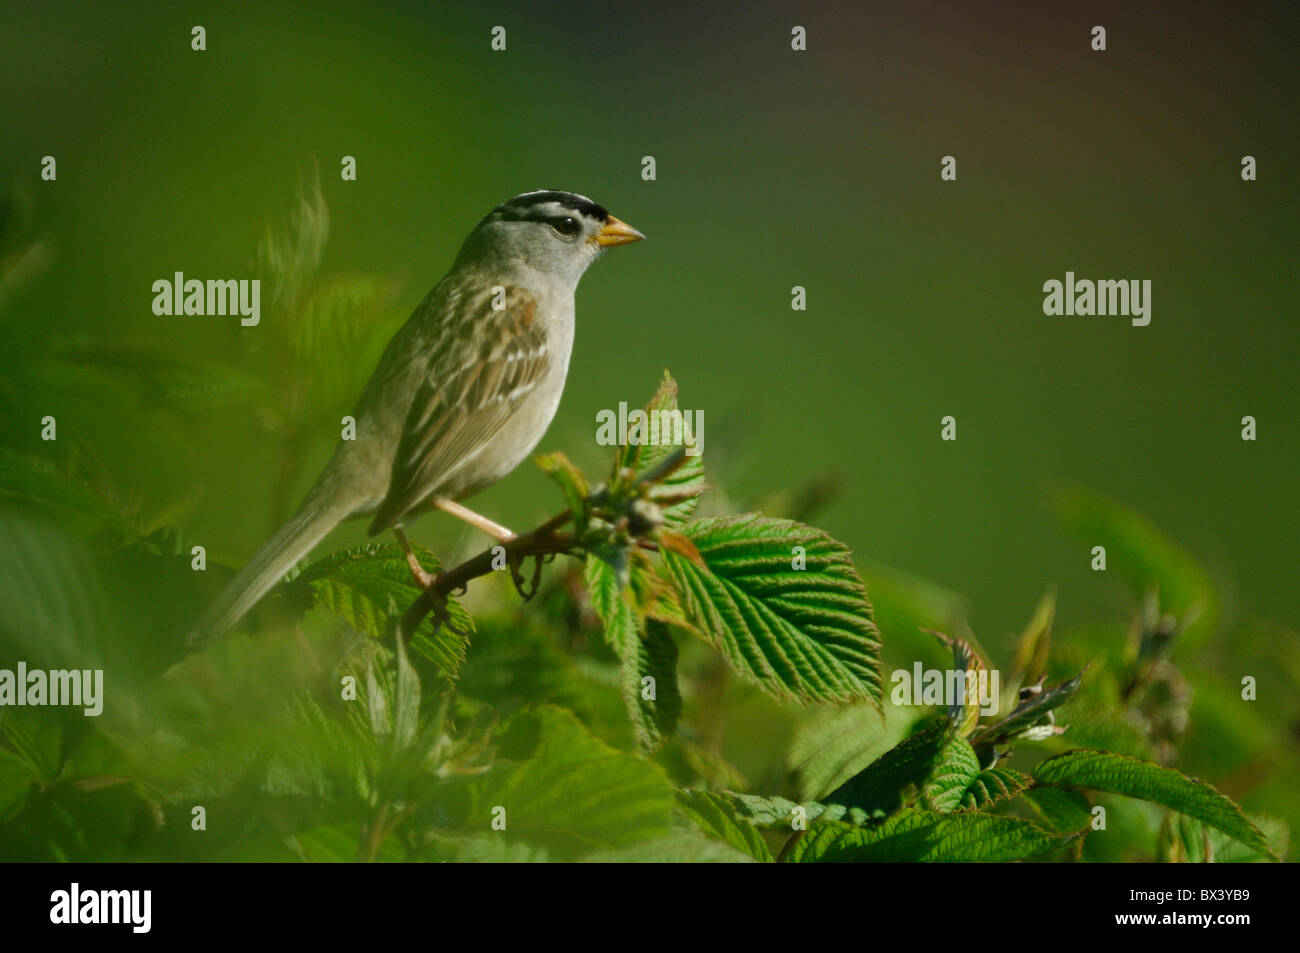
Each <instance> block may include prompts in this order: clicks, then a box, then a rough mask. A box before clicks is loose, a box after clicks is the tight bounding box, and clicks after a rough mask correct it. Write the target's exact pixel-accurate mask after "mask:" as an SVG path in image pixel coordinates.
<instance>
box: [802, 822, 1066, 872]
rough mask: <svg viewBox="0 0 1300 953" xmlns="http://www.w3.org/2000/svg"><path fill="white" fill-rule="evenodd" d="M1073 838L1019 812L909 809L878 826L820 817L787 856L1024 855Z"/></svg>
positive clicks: (916, 858) (837, 859) (945, 858)
mask: <svg viewBox="0 0 1300 953" xmlns="http://www.w3.org/2000/svg"><path fill="white" fill-rule="evenodd" d="M1072 839H1073V835H1068V834H1067V835H1059V834H1057V835H1054V834H1049V833H1048V832H1047V831H1045V830H1043V829H1042V828H1041V827H1038V826H1037V825H1035V824H1032V823H1030V822H1029V821H1024V820H1021V819H1019V818H1015V817H1002V816H1000V815H997V814H980V813H977V812H974V811H970V812H963V813H960V814H932V813H929V812H927V811H909V812H907V813H904V814H900V815H898V816H897V817H892V818H890V819H889V820H887V821H885V822H884V823H883V824H879V825H876V826H872V827H851V826H849V825H847V824H841V823H836V822H825V821H823V822H818V823H817V824H814V825H812V827H811V828H810V829H809V831H808V834H807V836H806V837H803V838H801V839H800V840H799V841H797V842H796V843H795V844H794V846H793V848H792V849H791V851H790V854H789V856H788V858H787V860H788V861H789V862H791V863H804V864H807V863H846V862H858V863H862V862H876V861H903V862H964V863H970V862H981V861H982V862H988V861H1010V860H1024V859H1025V858H1028V857H1034V856H1037V855H1038V854H1042V853H1045V852H1047V851H1049V850H1052V849H1054V848H1056V847H1061V846H1063V845H1064V844H1066V843H1068V842H1069V841H1070V840H1072Z"/></svg>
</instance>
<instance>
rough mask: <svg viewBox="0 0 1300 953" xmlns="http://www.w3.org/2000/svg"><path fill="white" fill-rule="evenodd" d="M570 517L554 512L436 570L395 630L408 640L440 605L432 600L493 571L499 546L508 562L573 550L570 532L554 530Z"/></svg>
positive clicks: (443, 598)
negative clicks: (451, 566) (529, 527)
mask: <svg viewBox="0 0 1300 953" xmlns="http://www.w3.org/2000/svg"><path fill="white" fill-rule="evenodd" d="M572 519H573V513H572V512H571V511H569V510H565V511H564V512H563V513H557V514H556V515H555V516H552V517H551V518H550V519H548V520H547V521H546V522H545V523H542V524H541V525H540V526H538V527H537V528H536V529H533V530H530V531H529V532H527V533H523V534H521V535H519V536H516V537H515V538H514V539H512V540H510V541H509V542H507V543H497V544H495V545H493V546H491V547H489V548H488V549H485V550H483V552H481V553H479V554H478V555H477V556H474V557H472V558H470V559H467V560H465V561H464V562H463V563H461V564H460V565H459V566H456V567H455V568H454V569H449V570H447V571H446V572H441V573H438V576H437V578H436V579H435V580H434V583H433V585H432V586H431V587H430V588H428V589H426V590H425V591H424V592H422V593H421V594H420V597H419V598H418V599H416V600H415V602H414V604H412V606H411V608H409V609H407V610H406V614H405V615H403V616H402V622H401V625H400V626H399V627H398V630H397V631H398V635H399V637H400V638H402V639H403V640H404V641H407V642H409V641H410V640H411V636H412V635H413V634H414V633H415V630H416V629H418V628H419V627H420V623H422V622H423V621H424V617H425V616H427V615H428V614H429V613H430V612H433V611H434V610H435V609H437V608H439V606H438V605H436V604H435V600H437V602H438V603H440V604H445V603H446V601H447V597H448V596H450V595H451V594H452V593H453V592H455V591H456V590H458V589H465V588H467V587H468V586H469V582H470V580H471V579H477V578H478V577H479V576H486V575H487V574H488V573H490V572H493V571H494V568H493V565H492V564H493V562H495V561H496V558H497V552H496V550H497V547H498V546H501V547H503V548H504V549H505V554H506V563H507V565H510V564H513V563H514V562H516V561H518V560H522V559H527V558H528V557H529V556H551V555H558V554H560V553H568V552H570V551H572V549H573V544H574V537H573V534H572V533H556V532H555V531H556V530H557V529H559V528H560V527H561V526H563V525H565V524H566V523H568V522H569V521H570V520H572Z"/></svg>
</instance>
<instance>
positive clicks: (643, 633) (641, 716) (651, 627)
mask: <svg viewBox="0 0 1300 953" xmlns="http://www.w3.org/2000/svg"><path fill="white" fill-rule="evenodd" d="M586 579H587V590H588V592H589V593H590V594H591V603H592V607H593V608H595V610H596V613H597V615H599V616H600V617H601V621H602V622H604V625H605V639H606V641H607V642H609V644H610V647H611V648H613V649H614V652H615V653H616V654H617V655H618V657H619V659H620V661H621V662H622V687H623V701H624V703H625V704H626V705H627V710H628V716H629V717H630V718H631V719H632V725H633V727H634V728H635V729H636V735H637V740H638V742H639V743H640V745H641V747H642V749H643V750H644V751H647V752H650V751H654V750H655V749H657V748H658V747H659V746H660V745H661V744H663V741H664V738H665V737H667V736H669V735H671V734H672V733H673V732H674V731H675V730H676V728H677V721H678V719H679V718H680V717H681V714H682V696H681V690H680V689H679V688H678V685H677V643H676V642H674V641H673V636H672V633H671V632H670V631H669V630H668V627H667V626H666V625H664V624H662V623H660V622H655V621H654V620H647V621H645V622H644V623H643V622H642V620H641V619H640V618H638V616H637V614H636V612H635V611H634V610H633V608H632V606H631V605H630V604H629V602H628V599H627V597H626V594H625V593H622V592H620V591H619V588H618V579H617V577H616V576H615V574H614V570H613V569H611V568H610V567H609V565H608V564H606V563H605V562H602V561H601V560H600V559H597V558H596V557H594V556H588V557H587V569H586ZM647 678H649V679H652V680H653V681H652V682H650V683H648V684H647V683H646V681H645V680H646V679H647ZM647 694H651V695H653V697H649V698H648V697H646V696H647Z"/></svg>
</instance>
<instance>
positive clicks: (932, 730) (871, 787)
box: [825, 721, 979, 817]
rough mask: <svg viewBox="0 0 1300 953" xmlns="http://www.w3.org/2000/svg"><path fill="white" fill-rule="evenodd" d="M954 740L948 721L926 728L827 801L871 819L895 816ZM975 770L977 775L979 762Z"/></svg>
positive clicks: (838, 789) (884, 756) (884, 755)
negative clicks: (857, 810) (887, 815)
mask: <svg viewBox="0 0 1300 953" xmlns="http://www.w3.org/2000/svg"><path fill="white" fill-rule="evenodd" d="M953 737H954V736H953V726H952V724H951V723H949V722H947V721H941V722H938V723H936V724H934V725H931V726H930V727H928V728H924V729H922V730H921V731H918V732H917V733H916V734H914V735H912V736H911V737H909V738H905V739H904V740H903V741H902V742H900V743H899V744H897V745H895V746H894V747H893V748H890V749H889V750H888V751H886V752H885V753H884V754H882V755H881V756H880V757H879V758H877V759H876V760H875V761H873V762H871V764H869V765H867V767H866V768H864V769H863V770H862V771H860V772H858V774H856V775H854V776H853V777H852V778H850V779H849V780H848V781H846V782H844V784H842V785H841V786H840V787H838V788H836V789H835V790H834V791H832V792H831V793H830V794H829V795H827V796H826V798H825V800H826V801H827V802H828V803H831V804H843V805H845V806H847V807H856V808H859V809H861V810H863V811H865V812H866V814H867V816H869V817H879V816H882V815H885V814H892V813H893V812H895V811H897V810H898V809H899V808H900V807H902V806H903V805H904V803H905V801H906V800H907V799H908V798H909V797H910V796H912V794H919V793H920V791H921V789H922V788H923V786H924V785H925V784H926V782H927V781H928V780H929V778H930V776H931V774H932V773H933V771H934V769H935V766H936V765H937V764H939V762H940V760H941V759H942V758H943V756H944V752H945V751H946V750H947V748H948V745H949V742H950V741H951V740H952V739H953ZM967 747H969V745H967ZM972 757H973V755H972ZM975 769H976V773H978V771H979V764H978V762H977V763H976V765H975ZM971 777H972V778H973V777H974V775H973V774H972V775H971ZM963 790H964V788H963ZM958 800H959V801H960V795H958Z"/></svg>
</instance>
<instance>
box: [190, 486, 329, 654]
mask: <svg viewBox="0 0 1300 953" xmlns="http://www.w3.org/2000/svg"><path fill="white" fill-rule="evenodd" d="M351 509H352V507H351V506H350V505H339V504H326V503H315V502H314V501H313V500H312V499H311V498H310V497H309V498H308V499H307V501H306V502H305V503H304V504H303V506H302V508H301V509H300V510H299V511H298V512H297V514H295V515H294V517H293V518H292V519H290V520H289V522H287V523H285V524H284V525H283V526H282V527H280V529H279V531H278V532H276V534H275V535H274V536H272V537H271V538H270V539H269V540H267V541H266V543H265V544H264V545H263V546H262V548H261V549H259V550H258V551H257V552H256V553H255V554H254V555H253V558H252V559H250V560H249V561H248V565H246V566H245V567H244V568H243V569H241V570H240V571H239V574H238V575H236V576H235V578H234V579H232V580H231V581H230V583H229V584H228V585H227V586H226V588H225V590H224V591H223V592H222V593H221V595H220V596H218V597H217V601H216V602H214V603H213V604H212V606H211V607H210V608H209V609H208V610H207V612H205V613H204V614H203V618H201V619H200V620H199V622H198V624H197V625H196V626H195V627H194V629H193V631H191V632H190V634H189V636H188V637H187V640H186V641H187V643H188V644H189V645H191V646H197V645H200V644H202V643H204V642H207V641H209V640H211V639H214V638H216V637H218V636H220V635H224V634H225V633H226V632H228V631H229V630H230V629H231V628H233V627H234V626H235V624H236V623H238V622H239V620H240V619H242V618H243V617H244V615H245V614H246V613H247V612H248V610H249V609H251V608H253V606H254V605H255V604H256V603H257V601H258V600H259V599H261V598H262V596H264V595H266V593H267V592H268V591H269V590H270V589H271V587H272V586H274V585H275V584H276V583H277V582H279V581H280V579H281V577H283V576H284V574H285V573H287V572H288V571H289V570H290V569H292V568H293V567H294V564H295V563H297V562H298V560H300V559H302V558H303V557H304V556H306V555H307V554H308V553H309V552H311V549H312V547H313V546H315V545H316V544H317V543H319V542H320V541H321V540H322V539H324V538H325V537H326V535H328V534H329V531H330V530H332V529H333V528H334V527H335V526H337V525H338V524H339V522H340V521H341V520H343V519H344V518H345V517H347V516H348V515H349V513H350V511H351Z"/></svg>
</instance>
